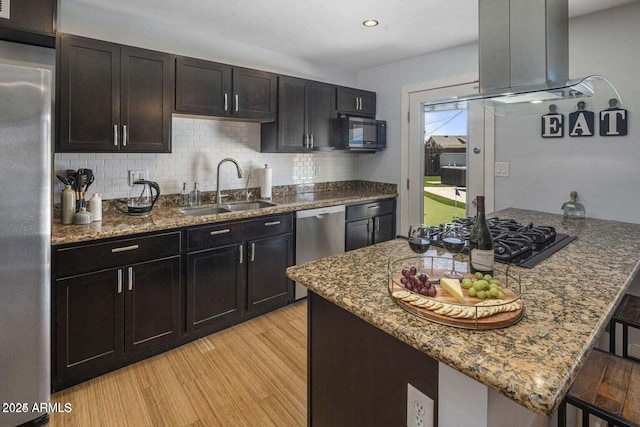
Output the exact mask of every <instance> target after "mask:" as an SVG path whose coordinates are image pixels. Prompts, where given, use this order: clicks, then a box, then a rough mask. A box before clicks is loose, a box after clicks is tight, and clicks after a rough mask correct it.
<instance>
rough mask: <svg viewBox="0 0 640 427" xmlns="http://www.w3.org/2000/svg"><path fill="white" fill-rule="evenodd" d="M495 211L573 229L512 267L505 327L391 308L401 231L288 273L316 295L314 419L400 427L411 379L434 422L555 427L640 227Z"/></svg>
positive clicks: (637, 248) (633, 261)
mask: <svg viewBox="0 0 640 427" xmlns="http://www.w3.org/2000/svg"><path fill="white" fill-rule="evenodd" d="M491 216H493V217H510V218H514V219H515V220H518V221H520V222H522V223H525V224H526V223H530V222H533V223H539V224H546V225H550V226H553V227H555V228H556V230H557V231H558V232H561V233H566V234H568V235H571V236H575V237H576V240H575V241H573V242H571V243H570V244H569V245H567V246H566V247H564V248H562V249H561V250H559V251H558V252H556V253H555V254H553V255H552V256H551V257H549V258H548V259H546V260H544V261H542V262H541V263H540V264H538V265H537V266H535V267H534V268H532V269H526V268H521V267H512V272H514V271H515V274H518V275H519V276H520V279H521V284H522V302H523V305H524V307H525V313H524V316H523V318H522V319H521V320H520V321H519V322H518V323H516V324H515V325H512V326H509V327H506V328H501V329H492V330H468V329H461V328H456V327H452V326H445V325H441V324H438V323H433V322H430V321H428V320H425V319H421V318H418V317H416V316H414V315H412V314H410V313H408V312H406V311H404V310H403V309H402V308H401V307H399V306H398V305H396V304H395V302H394V301H393V299H392V298H391V296H390V295H389V292H388V283H389V282H388V281H389V276H388V263H389V260H394V259H399V258H403V257H409V256H412V255H414V254H413V253H412V252H411V250H410V249H409V247H408V245H407V242H406V241H405V240H402V239H396V240H392V241H389V242H384V243H381V244H378V245H374V246H370V247H366V248H363V249H359V250H355V251H351V252H347V253H344V254H341V255H337V256H333V257H328V258H324V259H321V260H318V261H315V262H310V263H306V264H301V265H297V266H293V267H290V268H288V269H287V275H288V276H289V277H290V278H291V279H293V280H295V281H297V282H298V283H300V284H302V285H304V286H306V287H307V288H308V289H309V290H310V291H311V292H310V298H309V338H308V339H309V342H308V350H309V371H308V376H309V377H308V382H309V386H308V390H309V395H308V400H309V403H308V408H309V422H310V425H323V424H324V423H325V422H327V421H330V422H337V424H333V425H347V424H344V423H348V422H353V421H354V420H358V419H367V417H372V418H371V419H377V420H378V421H380V420H385V421H390V422H396V421H399V422H400V423H404V420H405V417H406V415H405V414H406V413H407V394H406V393H407V382H408V383H411V385H412V386H414V387H416V388H417V389H418V390H420V391H421V392H422V393H424V394H426V395H427V396H429V397H430V398H431V399H432V400H433V401H434V408H433V412H434V415H433V419H434V422H435V423H436V424H434V425H438V424H439V425H443V426H444V425H447V426H448V425H469V424H465V423H468V422H470V420H473V422H474V424H473V425H478V426H480V425H486V426H489V425H492V426H493V425H555V421H554V420H553V417H554V415H555V413H556V411H557V408H558V406H559V404H560V402H561V401H562V399H563V397H564V395H565V394H566V392H567V390H568V389H569V387H570V386H571V384H572V382H573V380H574V379H575V377H576V375H577V373H578V371H579V369H580V367H581V366H582V364H583V363H584V361H585V360H586V358H587V356H588V355H589V353H590V352H591V350H592V349H593V348H594V346H596V345H597V343H598V340H599V337H600V335H601V334H602V333H603V332H604V331H605V328H606V326H607V324H608V321H609V319H610V317H611V315H612V314H613V311H614V310H615V307H616V305H617V304H618V302H619V301H620V300H621V299H622V297H623V296H624V294H625V292H626V290H627V289H628V287H629V286H630V285H631V283H632V282H633V281H634V279H635V278H636V275H637V272H638V268H639V260H640V240H638V238H637V236H639V235H640V225H639V224H630V223H622V222H616V221H608V220H599V219H591V218H587V219H583V220H577V221H576V220H567V219H564V218H563V217H562V215H556V214H549V213H542V212H535V211H529V210H522V209H513V208H509V209H505V210H502V211H498V212H495V213H493V214H492V215H491ZM425 255H442V252H441V250H440V249H438V248H433V247H432V248H431V249H430V250H429V252H427V253H426V254H425ZM499 266H500V265H499V264H498V267H499ZM338 359H339V360H338ZM363 369H364V370H366V372H361V371H362V370H363ZM332 372H333V373H332ZM398 378H399V379H398ZM358 384H359V385H358ZM514 402H515V403H514ZM328 408H332V409H331V410H329V409H328ZM332 417H333V418H332ZM339 420H342V421H339ZM514 422H516V423H515V424H514ZM505 423H506V424H505ZM427 425H428V424H427Z"/></svg>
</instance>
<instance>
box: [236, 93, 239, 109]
mask: <svg viewBox="0 0 640 427" xmlns="http://www.w3.org/2000/svg"><path fill="white" fill-rule="evenodd" d="M239 108H240V100H239V98H238V94H236V111H238V109H239Z"/></svg>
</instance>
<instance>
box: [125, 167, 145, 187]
mask: <svg viewBox="0 0 640 427" xmlns="http://www.w3.org/2000/svg"><path fill="white" fill-rule="evenodd" d="M140 179H144V180H148V179H149V170H148V169H130V170H129V179H128V183H129V187H131V186H132V185H133V182H134V181H138V180H140Z"/></svg>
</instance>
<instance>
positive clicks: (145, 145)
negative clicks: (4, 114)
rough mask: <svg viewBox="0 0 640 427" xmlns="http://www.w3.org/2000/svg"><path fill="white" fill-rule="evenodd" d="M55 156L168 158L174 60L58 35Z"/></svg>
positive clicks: (167, 55) (105, 43)
mask: <svg viewBox="0 0 640 427" xmlns="http://www.w3.org/2000/svg"><path fill="white" fill-rule="evenodd" d="M57 55H58V60H57V87H56V97H57V102H56V108H57V117H58V126H57V138H56V151H58V152H96V153H97V152H131V153H169V152H171V113H172V100H173V92H174V67H173V61H174V57H173V56H171V55H169V54H165V53H162V52H156V51H151V50H145V49H139V48H135V47H130V46H123V45H119V44H115V43H108V42H104V41H99V40H93V39H86V38H83V37H77V36H71V35H68V34H64V35H60V37H59V44H58V52H57Z"/></svg>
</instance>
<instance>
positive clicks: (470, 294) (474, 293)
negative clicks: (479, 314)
mask: <svg viewBox="0 0 640 427" xmlns="http://www.w3.org/2000/svg"><path fill="white" fill-rule="evenodd" d="M467 293H468V294H469V296H470V297H475V296H476V294H477V291H476V288H474V287H473V286H472V287H470V288H469V291H467Z"/></svg>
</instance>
